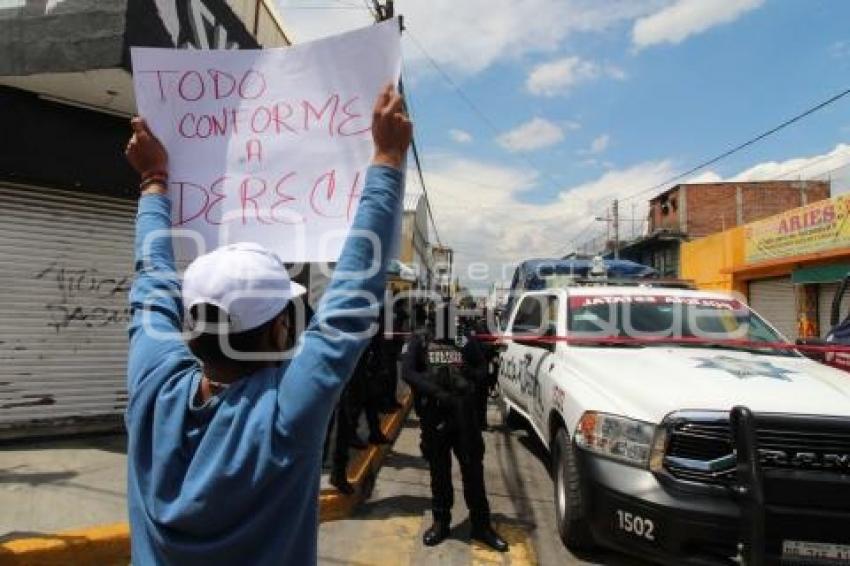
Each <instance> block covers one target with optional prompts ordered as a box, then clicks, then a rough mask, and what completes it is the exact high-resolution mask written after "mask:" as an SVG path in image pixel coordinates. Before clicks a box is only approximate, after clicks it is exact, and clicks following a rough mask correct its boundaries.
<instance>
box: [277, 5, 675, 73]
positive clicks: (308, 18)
mask: <svg viewBox="0 0 850 566" xmlns="http://www.w3.org/2000/svg"><path fill="white" fill-rule="evenodd" d="M661 1H662V0H607V1H605V2H600V1H598V0H558V1H553V0H463V1H462V2H457V1H456V0H429V1H427V2H426V1H424V0H416V1H414V0H399V1H398V2H396V11H398V12H399V13H401V14H403V15H404V24H405V27H406V28H407V29H408V33H409V34H410V36H411V37H412V38H415V39H416V41H418V42H419V43H421V44H422V46H423V47H424V48H425V50H426V51H427V52H428V54H429V55H430V56H431V57H433V58H434V60H436V61H437V63H438V64H439V65H443V66H446V67H447V68H449V69H450V70H451V71H454V72H458V73H463V74H472V73H476V72H479V71H482V70H484V69H486V68H488V67H490V66H491V65H493V64H494V63H497V62H499V61H501V60H504V59H516V58H519V57H522V56H525V55H528V54H533V53H553V52H555V50H556V49H557V48H558V47H560V46H561V45H562V44H563V42H564V40H565V39H567V38H568V37H569V36H570V35H571V34H574V33H575V32H599V31H604V30H607V29H610V28H611V27H613V26H615V25H616V24H619V23H623V22H631V21H632V20H634V19H635V18H637V17H640V16H643V15H646V14H649V13H651V12H652V11H653V10H654V9H657V8H658V6H659V5H660V3H661ZM311 4H313V5H315V6H324V7H327V6H328V5H329V2H328V0H312V2H311V1H310V0H278V6H279V7H280V13H281V16H282V18H283V21H284V25H285V27H286V28H287V29H288V30H291V32H292V35H293V36H294V37H295V39H296V41H298V42H303V41H307V40H310V39H315V38H318V37H323V36H326V35H330V34H333V33H338V32H340V31H346V30H350V29H354V28H357V27H362V26H365V25H368V24H369V23H371V21H372V19H371V16H370V14H369V12H368V11H366V9H365V7H364V9H362V10H358V9H333V10H330V9H316V10H307V9H303V8H305V7H309V6H310V5H311ZM340 6H341V7H342V4H340ZM403 41H404V43H405V56H406V60H407V63H408V64H411V65H413V66H414V67H417V68H419V69H423V68H427V66H428V63H427V61H426V60H425V56H424V55H423V54H422V53H421V52H420V51H419V49H418V48H417V47H416V46H415V45H414V44H413V42H412V41H410V39H405V40H403Z"/></svg>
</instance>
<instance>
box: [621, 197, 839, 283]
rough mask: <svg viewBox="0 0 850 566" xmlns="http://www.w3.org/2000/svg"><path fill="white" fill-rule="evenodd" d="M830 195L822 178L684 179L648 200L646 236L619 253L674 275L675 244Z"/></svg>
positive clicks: (678, 244) (676, 247)
mask: <svg viewBox="0 0 850 566" xmlns="http://www.w3.org/2000/svg"><path fill="white" fill-rule="evenodd" d="M829 197H830V184H829V182H828V181H754V182H740V183H738V182H733V183H685V184H681V185H676V186H675V187H673V188H671V189H669V190H667V191H665V192H663V193H661V194H660V195H658V196H656V197H655V198H653V199H652V200H650V201H649V218H648V219H649V228H648V230H647V235H646V236H644V237H643V238H639V239H638V240H635V241H633V242H630V243H628V244H626V245H625V246H623V247H621V249H620V257H621V258H623V259H631V260H633V261H637V262H639V263H643V264H645V265H650V266H652V267H654V268H655V269H657V270H658V271H659V273H661V274H663V275H664V276H667V277H677V276H678V275H679V247H680V245H681V243H682V242H683V241H689V240H693V239H695V238H701V237H703V236H708V235H710V234H715V233H717V232H722V231H724V230H727V229H729V228H734V227H736V226H742V225H744V224H747V223H750V222H754V221H756V220H760V219H762V218H766V217H768V216H772V215H774V214H778V213H780V212H784V211H786V210H789V209H792V208H796V207H799V206H805V205H807V204H809V203H812V202H816V201H819V200H823V199H826V198H829Z"/></svg>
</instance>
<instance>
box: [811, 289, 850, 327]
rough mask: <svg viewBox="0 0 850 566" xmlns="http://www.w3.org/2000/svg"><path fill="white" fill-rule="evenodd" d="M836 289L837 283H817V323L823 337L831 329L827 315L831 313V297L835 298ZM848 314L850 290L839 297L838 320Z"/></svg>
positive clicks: (849, 311) (849, 309) (849, 312)
mask: <svg viewBox="0 0 850 566" xmlns="http://www.w3.org/2000/svg"><path fill="white" fill-rule="evenodd" d="M836 291H838V283H821V284H820V285H818V323H819V326H820V336H821V338H825V337H826V334H827V333H828V332H829V331H830V330H831V328H830V326H829V317H830V315H831V313H832V299H833V298H835V292H836ZM848 314H850V290H848V292H846V293H844V296H843V297H842V298H841V310H840V311H839V317H838V322H841V321H842V320H844V319H845V318H846V317H847V315H848Z"/></svg>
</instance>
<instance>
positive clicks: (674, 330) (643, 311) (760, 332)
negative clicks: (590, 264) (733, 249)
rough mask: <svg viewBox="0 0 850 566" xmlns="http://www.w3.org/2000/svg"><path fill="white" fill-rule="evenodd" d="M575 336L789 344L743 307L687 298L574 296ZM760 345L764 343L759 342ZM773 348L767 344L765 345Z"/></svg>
mask: <svg viewBox="0 0 850 566" xmlns="http://www.w3.org/2000/svg"><path fill="white" fill-rule="evenodd" d="M567 320H568V322H567V324H568V329H569V331H570V337H573V338H579V339H582V338H587V339H591V340H592V339H610V338H616V339H629V338H633V339H635V340H637V341H641V340H643V341H660V342H662V343H663V342H664V340H665V339H667V338H669V339H671V342H672V341H676V340H679V342H680V343H681V344H682V345H689V344H694V345H699V346H706V345H716V346H724V342H725V343H727V345H728V343H729V342H730V341H738V342H755V343H758V342H764V343H774V344H775V343H787V340H786V339H785V338H783V337H782V336H780V335H779V334H778V333H776V332H775V331H774V330H772V329H771V328H770V327H769V326H768V325H767V324H766V323H765V322H764V321H763V320H762V319H761V318H759V317H758V316H757V315H756V314H755V313H754V312H752V311H751V310H750V309H749V308H747V306H746V305H744V304H743V303H741V302H739V301H736V300H732V299H713V298H702V297H682V296H634V295H611V296H595V295H594V296H578V297H570V300H569V313H568V317H567ZM755 346H758V344H755ZM765 346H767V344H765Z"/></svg>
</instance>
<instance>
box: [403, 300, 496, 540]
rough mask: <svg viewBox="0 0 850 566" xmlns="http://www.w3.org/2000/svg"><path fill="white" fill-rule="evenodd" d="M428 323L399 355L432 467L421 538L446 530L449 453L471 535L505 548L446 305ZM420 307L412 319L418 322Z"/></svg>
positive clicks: (470, 384)
mask: <svg viewBox="0 0 850 566" xmlns="http://www.w3.org/2000/svg"><path fill="white" fill-rule="evenodd" d="M434 314H435V317H434V318H432V319H431V320H430V324H429V325H428V327H425V328H424V329H418V330H417V331H416V332H414V333H413V335H412V336H411V339H410V341H409V342H408V344H407V347H406V352H405V354H404V366H403V367H404V371H403V377H404V379H405V381H407V382H408V383H409V384H410V385H411V387H412V389H413V393H414V403H415V408H416V413H417V415H419V419H420V424H421V439H422V453H423V454H424V456H425V458H426V459H427V460H428V464H429V468H430V471H431V495H432V501H431V505H432V511H433V515H434V524H433V525H432V526H431V528H429V529H428V530H427V531H426V532H425V535H424V536H423V537H422V541H423V542H424V543H425V544H426V545H427V546H434V545H437V544H440V543H441V542H442V541H443V540H445V538H446V537H448V536H449V533H450V530H451V510H452V505H453V504H454V489H453V487H452V452H454V454H455V457H456V458H457V460H458V462H459V464H460V471H461V476H462V478H463V497H464V499H465V500H466V506H467V508H468V509H469V515H470V522H471V524H472V532H471V536H472V538H473V539H475V540H478V541H480V542H482V543H484V544H486V545H487V546H489V547H491V548H493V549H495V550H498V551H500V552H506V551H507V550H508V544H507V543H506V542H505V541H504V540H503V539H502V538H501V537H500V536H499V534H498V533H496V531H495V530H493V527H492V525H491V523H490V505H489V503H488V502H487V494H486V491H485V488H484V439H483V438H482V436H481V429H480V426H479V423H478V421H477V418H476V414H477V411H476V407H475V404H476V402H475V383H474V380H473V379H474V374H473V371H472V368H470V367H465V363H464V357H463V353H462V352H461V350H460V348H458V347H457V345H456V344H455V342H454V341H453V334H454V333H453V332H448V331H447V329H448V326H449V325H448V316H447V315H448V314H449V313H448V309H445V308H440V309H438V310H437V311H436V312H435V313H434ZM421 317H422V311H421V310H420V311H419V312H417V319H418V320H422V318H421Z"/></svg>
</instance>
